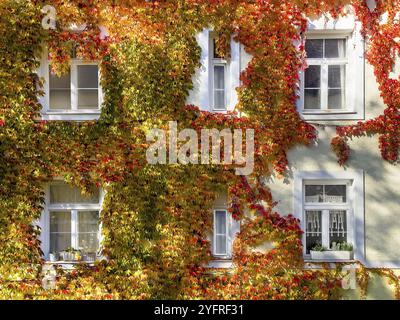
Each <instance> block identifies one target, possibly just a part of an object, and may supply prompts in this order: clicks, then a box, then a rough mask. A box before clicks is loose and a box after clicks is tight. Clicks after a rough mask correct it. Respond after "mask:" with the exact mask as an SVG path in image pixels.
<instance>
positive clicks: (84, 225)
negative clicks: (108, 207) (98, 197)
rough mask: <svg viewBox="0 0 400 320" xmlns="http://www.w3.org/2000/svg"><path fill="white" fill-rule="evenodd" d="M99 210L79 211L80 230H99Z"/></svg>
mask: <svg viewBox="0 0 400 320" xmlns="http://www.w3.org/2000/svg"><path fill="white" fill-rule="evenodd" d="M98 230H99V212H98V211H79V212H78V232H95V233H96V232H98Z"/></svg>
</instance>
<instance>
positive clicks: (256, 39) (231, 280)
mask: <svg viewBox="0 0 400 320" xmlns="http://www.w3.org/2000/svg"><path fill="white" fill-rule="evenodd" d="M47 4H50V5H52V6H53V7H54V8H55V9H56V12H57V24H56V29H55V30H45V29H44V28H43V27H42V25H41V21H42V18H43V13H42V12H41V9H42V8H43V7H44V6H45V5H47ZM347 6H351V8H353V9H352V10H354V12H355V14H356V15H357V17H358V19H359V20H360V21H361V22H362V24H363V32H364V36H365V37H368V39H370V48H369V51H368V54H367V58H368V60H369V62H370V63H371V64H372V65H373V66H374V67H375V75H376V77H377V80H378V83H379V85H380V90H381V92H382V96H383V98H384V101H385V104H386V105H387V106H388V108H387V109H386V111H385V114H384V115H382V116H380V117H378V118H376V119H373V120H370V121H367V122H364V123H359V124H358V125H356V126H349V127H339V128H338V137H336V138H334V140H333V141H332V147H333V150H334V151H335V153H337V154H338V156H339V159H340V160H339V161H340V163H341V164H344V163H345V161H346V160H347V158H348V157H349V148H348V146H347V140H348V139H349V138H351V137H353V136H361V135H366V134H371V133H373V134H379V135H380V147H381V150H382V155H383V157H384V159H386V160H388V161H391V162H394V161H396V160H397V156H398V148H399V143H400V139H399V128H400V127H399V121H400V119H399V114H398V106H399V103H398V102H399V101H400V100H399V99H400V97H399V96H398V92H400V91H399V90H395V89H394V88H397V86H398V85H399V84H398V80H393V79H389V73H390V70H391V69H390V66H391V64H393V61H394V60H393V59H394V55H395V54H396V53H397V54H398V53H399V49H400V47H399V45H398V43H397V42H396V40H395V38H396V36H397V34H398V29H397V28H399V26H400V25H399V22H395V17H394V15H395V13H396V12H399V11H400V8H399V6H400V4H399V3H398V2H397V1H394V0H393V1H385V2H383V1H379V2H378V5H377V7H376V9H375V10H374V11H373V12H370V11H369V9H368V7H367V6H366V5H365V4H364V2H363V1H361V0H358V1H350V0H348V1H346V0H330V1H323V2H322V1H314V0H308V1H304V0H280V1H274V0H269V1H267V0H256V1H254V0H253V1H246V0H242V1H239V0H219V1H210V0H185V1H184V0H175V1H167V0H160V1H143V0H125V1H123V0H119V1H118V0H114V1H111V0H46V1H45V0H0V39H1V40H0V57H1V59H0V66H1V67H0V154H1V157H2V161H1V162H0V179H1V185H0V297H1V298H20V299H35V298H49V299H76V298H79V299H81V298H85V299H157V298H170V299H182V298H191V299H192V298H201V299H205V298H207V299H221V298H223V299H237V298H241V299H329V298H338V297H340V296H341V294H342V293H343V292H342V291H341V289H340V287H341V283H340V280H341V279H342V277H343V272H342V271H341V269H339V268H337V269H333V270H332V269H329V268H322V269H319V270H311V269H304V261H303V259H302V244H301V240H300V239H301V229H300V226H299V222H298V221H297V220H296V219H295V218H294V217H293V216H292V215H289V216H287V217H284V216H280V215H279V213H277V212H275V210H274V207H275V205H276V203H275V200H274V199H273V198H272V195H271V192H270V190H269V189H268V186H267V185H266V184H265V180H264V178H265V177H268V176H270V175H272V174H278V175H279V176H283V175H284V174H285V172H286V170H287V169H288V165H289V164H288V159H287V152H288V151H289V150H290V149H291V148H293V147H295V146H297V145H310V144H311V143H312V142H313V141H314V139H315V138H316V131H315V129H314V127H313V126H312V125H310V124H308V123H306V122H304V121H303V120H302V119H301V118H300V117H299V115H298V113H297V111H296V100H297V96H296V87H297V86H298V82H299V78H298V71H299V69H301V68H303V66H304V55H305V53H304V48H303V46H300V49H299V48H298V47H296V46H295V45H294V43H296V42H298V43H301V42H302V35H303V34H304V33H305V31H306V29H307V19H306V17H307V16H309V17H315V16H320V15H323V14H331V15H332V16H333V17H338V16H341V15H345V14H346V10H345V8H347ZM384 12H388V13H389V18H388V22H387V23H386V24H381V23H380V22H379V19H380V17H381V16H382V14H383V13H384ZM72 25H75V26H83V28H82V29H77V30H74V31H72V30H71V26H72ZM100 26H101V27H104V28H106V29H107V31H108V35H107V36H104V34H102V32H101V28H100ZM204 28H213V29H214V31H215V32H216V33H217V35H218V37H217V51H218V53H219V54H221V55H223V56H224V57H226V58H227V59H229V58H230V51H229V48H230V39H231V36H234V39H235V40H236V41H238V42H240V43H241V44H242V45H243V47H244V50H246V52H247V53H249V54H250V55H251V56H252V59H251V61H250V63H249V65H248V67H247V68H246V70H245V71H244V72H243V73H242V74H241V83H242V84H241V86H240V87H239V88H238V89H237V92H238V98H239V102H238V104H237V106H236V109H235V112H232V113H228V114H226V115H222V114H213V113H209V112H204V111H200V110H199V108H198V107H196V106H192V105H186V101H187V98H188V94H189V92H190V90H191V89H192V88H193V83H192V77H193V75H194V74H195V72H196V69H197V68H198V67H200V63H199V61H200V48H199V47H198V45H197V42H196V38H195V36H196V34H197V33H199V32H200V31H201V30H202V29H204ZM44 47H46V48H47V50H48V55H49V59H50V62H51V66H52V69H53V71H54V72H55V73H57V74H58V75H61V74H63V73H65V72H66V70H68V65H69V62H70V59H71V58H72V52H75V54H76V56H77V57H79V58H84V59H89V60H98V61H100V68H101V85H102V88H103V91H104V103H103V105H102V110H101V115H100V118H99V120H98V121H86V122H62V121H57V122H46V121H41V120H40V110H41V105H40V104H39V102H38V99H37V97H38V96H39V95H43V90H42V88H41V87H42V85H43V79H40V78H39V77H38V76H37V74H36V70H37V69H38V68H39V66H40V60H41V56H42V54H43V50H44ZM239 114H240V115H239ZM170 120H177V121H178V123H179V126H180V127H182V128H193V129H195V130H201V129H202V128H217V129H222V128H232V129H235V128H237V129H239V128H240V129H246V128H252V129H254V130H255V138H256V139H255V168H254V172H253V174H252V175H251V176H248V177H241V176H236V175H235V171H234V168H233V167H232V166H230V165H226V166H216V165H213V164H210V165H196V166H194V165H188V166H183V165H171V166H167V165H154V166H152V165H149V164H147V162H146V159H145V153H146V149H147V147H148V143H147V142H146V138H145V137H146V132H147V131H148V130H149V129H151V128H153V127H158V128H167V126H168V121H170ZM66 155H68V156H66ZM56 176H62V177H63V178H64V180H65V181H66V182H68V183H70V184H71V185H75V186H78V187H80V189H81V190H82V193H89V192H90V190H92V188H93V187H99V188H102V189H104V190H105V192H106V193H105V194H106V196H105V199H104V203H103V209H102V212H101V223H102V233H103V234H102V236H103V243H102V252H103V255H104V256H105V257H107V259H104V260H102V261H98V262H96V263H95V265H94V266H79V267H77V268H76V269H74V270H73V271H65V270H62V269H60V270H58V271H57V283H56V288H55V289H52V290H45V289H43V288H42V285H41V277H42V275H41V272H42V267H43V263H44V261H43V258H42V253H41V250H40V241H39V240H38V239H39V238H38V235H39V234H40V232H41V230H40V229H39V228H38V227H35V224H34V222H35V221H37V220H38V219H39V217H40V215H41V211H42V209H43V205H44V194H43V186H44V185H45V184H46V183H48V182H49V181H51V180H52V179H53V178H54V177H56ZM221 194H226V195H227V198H228V204H229V211H230V212H231V213H232V215H233V218H234V219H241V220H242V225H241V232H240V234H239V235H238V238H237V240H236V241H235V243H234V259H233V260H234V268H233V270H232V271H231V272H225V271H223V270H210V269H205V268H204V265H205V264H206V263H207V262H208V261H209V260H210V259H211V254H210V250H209V248H210V243H209V241H208V240H207V235H208V233H209V232H211V230H212V226H211V224H212V223H211V219H212V216H211V215H212V210H211V209H212V206H213V203H214V201H215V200H216V199H217V198H218V196H219V195H221ZM265 242H268V243H271V248H270V249H269V250H266V251H263V250H258V249H257V248H258V247H259V246H260V245H261V244H262V243H265ZM362 270H364V269H362ZM377 272H380V273H381V274H387V272H385V271H382V270H379V271H377ZM367 274H368V273H365V274H364V273H360V276H359V279H360V281H359V282H360V284H365V283H367V280H366V279H367ZM387 275H388V276H389V278H390V279H391V281H392V282H393V283H394V284H395V286H396V292H397V296H399V294H398V292H399V289H398V288H399V284H398V283H399V279H398V278H397V277H396V276H395V275H394V274H392V273H390V274H387Z"/></svg>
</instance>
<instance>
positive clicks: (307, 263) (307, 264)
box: [304, 258, 358, 270]
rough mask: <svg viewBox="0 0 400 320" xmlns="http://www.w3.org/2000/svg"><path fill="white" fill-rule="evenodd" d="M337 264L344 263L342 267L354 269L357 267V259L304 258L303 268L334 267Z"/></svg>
mask: <svg viewBox="0 0 400 320" xmlns="http://www.w3.org/2000/svg"><path fill="white" fill-rule="evenodd" d="M337 264H345V265H344V266H343V269H345V270H346V269H356V268H358V261H356V260H337V261H321V260H311V259H309V258H308V259H304V269H324V268H326V267H328V268H329V269H335V268H336V267H337Z"/></svg>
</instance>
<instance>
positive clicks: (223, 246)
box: [214, 210, 229, 256]
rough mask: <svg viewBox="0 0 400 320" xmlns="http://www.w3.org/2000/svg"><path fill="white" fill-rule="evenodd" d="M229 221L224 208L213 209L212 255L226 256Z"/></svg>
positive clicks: (227, 252) (227, 253)
mask: <svg viewBox="0 0 400 320" xmlns="http://www.w3.org/2000/svg"><path fill="white" fill-rule="evenodd" d="M228 235H229V223H228V212H227V211H226V210H215V211H214V256H228V255H229V250H228Z"/></svg>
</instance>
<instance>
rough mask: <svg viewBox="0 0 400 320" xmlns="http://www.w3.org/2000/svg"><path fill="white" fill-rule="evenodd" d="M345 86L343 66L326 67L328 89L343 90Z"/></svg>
mask: <svg viewBox="0 0 400 320" xmlns="http://www.w3.org/2000/svg"><path fill="white" fill-rule="evenodd" d="M344 84H345V66H344V65H339V66H328V87H329V88H335V89H337V88H344Z"/></svg>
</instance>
